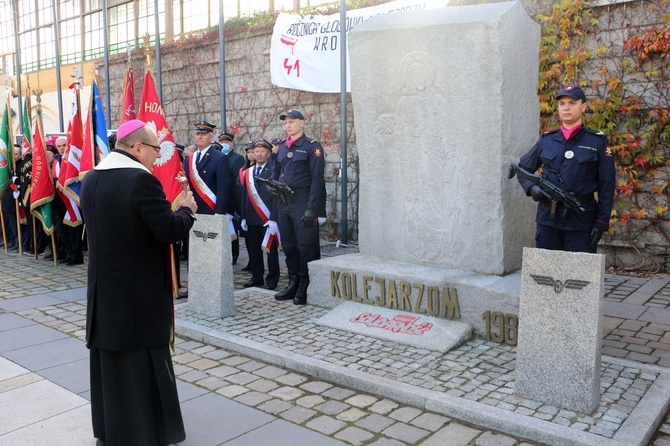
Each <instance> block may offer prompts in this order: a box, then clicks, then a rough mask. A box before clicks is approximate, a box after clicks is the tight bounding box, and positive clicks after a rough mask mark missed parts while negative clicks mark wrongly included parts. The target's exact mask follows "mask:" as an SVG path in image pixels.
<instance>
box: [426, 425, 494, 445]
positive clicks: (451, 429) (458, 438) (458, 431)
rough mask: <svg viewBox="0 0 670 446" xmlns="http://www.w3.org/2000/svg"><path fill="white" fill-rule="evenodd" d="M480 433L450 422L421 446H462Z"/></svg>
mask: <svg viewBox="0 0 670 446" xmlns="http://www.w3.org/2000/svg"><path fill="white" fill-rule="evenodd" d="M481 432H482V431H481V430H478V429H474V428H472V427H469V426H465V425H463V424H460V423H457V422H454V421H452V422H451V423H449V424H448V425H446V426H444V427H443V428H442V429H440V430H439V431H437V432H435V433H434V434H433V435H431V436H430V437H428V438H427V439H426V440H424V441H423V442H422V443H421V446H446V445H449V446H464V445H466V444H469V443H470V442H471V441H472V440H473V439H474V438H475V437H476V436H477V435H479V434H481Z"/></svg>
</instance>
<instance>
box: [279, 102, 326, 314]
mask: <svg viewBox="0 0 670 446" xmlns="http://www.w3.org/2000/svg"><path fill="white" fill-rule="evenodd" d="M279 119H281V120H282V121H284V126H285V128H286V132H287V133H288V138H287V139H286V141H284V142H283V143H282V144H281V145H280V146H279V151H278V153H277V159H276V161H275V165H274V173H273V176H272V178H273V179H275V180H277V181H279V182H281V183H285V184H286V185H287V186H288V187H290V188H291V189H293V192H294V194H293V195H292V196H291V199H290V201H289V202H288V203H287V204H283V203H279V205H278V207H277V213H278V215H277V217H276V219H275V217H274V216H273V218H272V220H275V221H277V224H278V225H279V234H280V236H281V244H282V248H283V249H284V254H285V255H286V267H287V269H288V274H289V283H288V286H287V287H286V288H284V289H283V290H282V291H280V292H279V293H277V294H275V299H277V300H290V299H293V303H294V304H296V305H304V304H305V303H307V287H308V286H309V270H308V268H307V264H308V263H309V262H310V261H312V260H315V259H318V258H319V257H320V254H319V225H318V223H317V218H318V212H317V210H318V204H319V197H320V195H321V193H322V190H323V188H324V179H323V173H324V168H325V160H324V154H323V147H321V144H320V143H319V142H318V141H316V140H313V139H311V138H308V137H307V136H305V133H304V125H305V117H304V116H303V115H302V113H301V112H300V111H298V110H289V111H287V112H286V113H285V114H283V115H280V116H279Z"/></svg>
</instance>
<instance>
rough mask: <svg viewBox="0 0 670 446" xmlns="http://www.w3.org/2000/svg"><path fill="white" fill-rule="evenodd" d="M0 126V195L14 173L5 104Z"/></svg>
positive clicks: (7, 110)
mask: <svg viewBox="0 0 670 446" xmlns="http://www.w3.org/2000/svg"><path fill="white" fill-rule="evenodd" d="M1 125H2V127H1V128H0V196H2V194H3V193H4V191H5V189H6V188H7V186H9V184H10V182H11V179H12V174H13V173H14V144H13V143H12V136H11V132H10V129H9V105H6V106H5V113H4V114H3V115H2V124H1Z"/></svg>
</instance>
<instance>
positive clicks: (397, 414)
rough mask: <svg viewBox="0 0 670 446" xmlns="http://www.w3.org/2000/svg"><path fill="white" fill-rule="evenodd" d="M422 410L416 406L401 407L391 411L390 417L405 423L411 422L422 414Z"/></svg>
mask: <svg viewBox="0 0 670 446" xmlns="http://www.w3.org/2000/svg"><path fill="white" fill-rule="evenodd" d="M422 412H423V411H422V410H421V409H417V408H416V407H401V408H400V409H396V410H394V411H393V412H391V413H390V414H389V417H390V418H393V419H394V420H398V421H402V422H403V423H409V422H410V421H412V420H413V419H414V418H416V417H418V416H419V415H421V413H422Z"/></svg>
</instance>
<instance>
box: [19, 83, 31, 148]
mask: <svg viewBox="0 0 670 446" xmlns="http://www.w3.org/2000/svg"><path fill="white" fill-rule="evenodd" d="M31 121H32V119H31V116H30V96H28V97H26V100H25V101H24V102H23V129H22V130H21V131H22V132H23V141H22V145H23V151H24V152H26V151H30V150H32V148H33V137H32V135H31V134H30V126H31V124H32V122H31Z"/></svg>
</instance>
